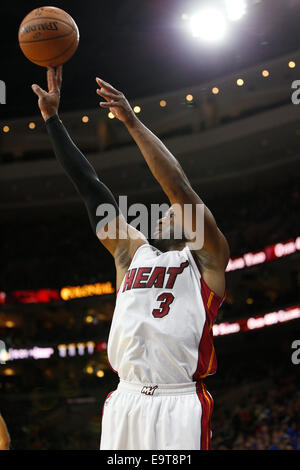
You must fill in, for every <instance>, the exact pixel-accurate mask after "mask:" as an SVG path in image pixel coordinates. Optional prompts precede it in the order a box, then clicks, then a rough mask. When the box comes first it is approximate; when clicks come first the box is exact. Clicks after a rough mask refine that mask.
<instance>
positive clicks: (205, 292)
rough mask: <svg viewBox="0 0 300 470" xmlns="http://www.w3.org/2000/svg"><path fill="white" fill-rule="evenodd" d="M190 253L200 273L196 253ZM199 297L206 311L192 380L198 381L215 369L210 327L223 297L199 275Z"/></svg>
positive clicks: (215, 363)
mask: <svg viewBox="0 0 300 470" xmlns="http://www.w3.org/2000/svg"><path fill="white" fill-rule="evenodd" d="M191 253H192V256H193V259H194V261H195V264H196V266H197V268H198V270H199V272H200V274H201V271H200V267H199V262H198V259H197V257H196V255H195V254H194V253H193V252H191ZM200 286H201V297H202V300H203V305H204V308H205V313H206V320H205V324H204V327H203V331H202V336H201V339H200V343H199V348H198V361H197V368H196V371H195V373H194V375H193V380H194V381H196V382H197V381H198V380H200V379H203V378H205V377H207V376H208V375H211V374H214V373H215V372H216V370H217V358H216V354H215V348H214V344H213V332H212V327H213V324H214V322H215V321H216V318H217V314H218V309H219V307H220V305H221V304H222V302H223V300H224V297H220V296H219V295H217V294H216V293H215V292H214V291H212V290H211V289H210V287H208V285H207V284H206V282H205V280H204V279H203V277H202V275H201V279H200Z"/></svg>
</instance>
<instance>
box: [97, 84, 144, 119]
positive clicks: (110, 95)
mask: <svg viewBox="0 0 300 470" xmlns="http://www.w3.org/2000/svg"><path fill="white" fill-rule="evenodd" d="M96 82H97V84H98V85H99V87H100V88H98V89H97V93H98V95H100V96H101V97H102V98H104V99H105V100H106V101H101V102H100V103H99V104H100V106H101V108H108V109H109V110H110V112H111V113H112V114H113V115H114V116H115V117H116V118H117V119H119V120H120V121H122V122H124V124H127V125H130V124H131V123H132V122H134V120H135V119H136V116H135V114H134V112H133V109H132V108H131V106H130V104H129V103H128V101H127V99H126V98H125V96H124V95H123V93H122V92H121V91H118V90H116V89H115V88H114V87H113V86H112V85H110V84H109V83H107V82H105V81H104V80H102V79H100V78H98V77H97V78H96Z"/></svg>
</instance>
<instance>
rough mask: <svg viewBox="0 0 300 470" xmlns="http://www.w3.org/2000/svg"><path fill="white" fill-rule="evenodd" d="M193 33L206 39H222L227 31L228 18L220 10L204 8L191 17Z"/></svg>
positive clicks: (212, 40) (211, 40)
mask: <svg viewBox="0 0 300 470" xmlns="http://www.w3.org/2000/svg"><path fill="white" fill-rule="evenodd" d="M190 28H191V31H192V35H193V36H194V37H198V38H201V39H203V40H204V41H210V42H214V41H220V40H221V39H223V37H224V36H225V33H226V29H227V28H226V20H225V18H224V16H223V15H222V13H221V12H219V11H218V10H202V11H199V12H198V13H196V14H195V15H194V16H192V17H191V19H190Z"/></svg>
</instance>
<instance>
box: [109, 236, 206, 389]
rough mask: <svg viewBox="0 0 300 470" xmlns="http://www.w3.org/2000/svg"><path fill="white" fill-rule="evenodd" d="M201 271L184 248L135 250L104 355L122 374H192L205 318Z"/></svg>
mask: <svg viewBox="0 0 300 470" xmlns="http://www.w3.org/2000/svg"><path fill="white" fill-rule="evenodd" d="M200 281H201V275H200V272H199V270H198V269H197V266H196V265H195V261H194V259H193V256H192V254H191V252H190V250H189V249H188V248H185V249H184V250H182V251H169V252H166V253H161V252H160V251H159V250H157V249H155V248H154V247H151V246H150V245H148V244H145V245H142V246H141V247H140V248H139V249H138V250H137V251H136V253H135V256H134V258H133V260H132V262H131V265H130V266H129V269H128V271H127V273H126V275H125V277H124V279H123V282H122V284H121V286H120V289H119V293H118V296H117V301H116V307H115V312H114V317H113V321H112V325H111V330H110V335H109V341H108V359H109V362H110V364H111V366H112V368H113V369H115V370H116V371H117V372H118V374H119V377H120V378H121V379H123V380H128V381H131V382H140V383H161V384H162V383H168V384H173V383H185V382H189V381H192V380H193V375H194V373H195V371H196V369H197V365H198V354H199V344H200V340H201V337H202V335H203V330H204V326H205V323H206V320H207V318H206V311H205V307H204V303H203V299H202V294H201V282H200Z"/></svg>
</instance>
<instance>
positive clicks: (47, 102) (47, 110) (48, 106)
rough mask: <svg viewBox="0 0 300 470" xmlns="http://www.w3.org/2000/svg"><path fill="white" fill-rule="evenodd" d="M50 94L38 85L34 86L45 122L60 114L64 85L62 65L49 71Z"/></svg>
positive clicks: (49, 68) (50, 68)
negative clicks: (61, 91)
mask: <svg viewBox="0 0 300 470" xmlns="http://www.w3.org/2000/svg"><path fill="white" fill-rule="evenodd" d="M47 82H48V92H47V91H45V90H43V89H42V88H41V87H39V86H38V85H32V87H31V88H32V89H33V91H34V93H35V94H36V95H37V96H38V98H39V101H38V105H39V108H40V110H41V113H42V116H43V118H44V120H45V121H47V119H49V118H50V117H51V116H54V115H55V114H57V112H58V107H59V102H60V89H61V84H62V65H60V66H59V67H57V69H56V72H55V70H54V68H53V67H48V70H47Z"/></svg>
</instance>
